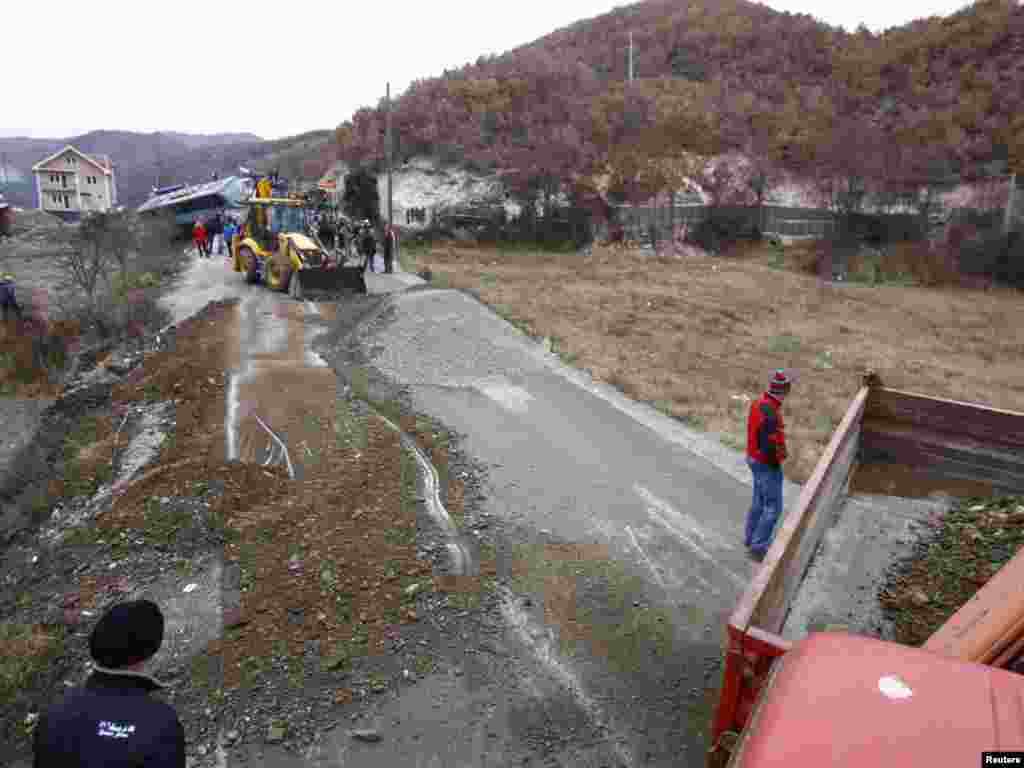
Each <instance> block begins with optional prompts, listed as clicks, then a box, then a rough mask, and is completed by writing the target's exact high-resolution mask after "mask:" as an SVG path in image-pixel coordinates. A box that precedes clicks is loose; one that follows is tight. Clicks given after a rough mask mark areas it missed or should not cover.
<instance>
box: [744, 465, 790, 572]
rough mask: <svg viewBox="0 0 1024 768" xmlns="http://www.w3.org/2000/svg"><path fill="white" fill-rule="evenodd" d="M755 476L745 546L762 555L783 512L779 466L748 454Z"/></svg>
mask: <svg viewBox="0 0 1024 768" xmlns="http://www.w3.org/2000/svg"><path fill="white" fill-rule="evenodd" d="M747 466H748V467H750V471H751V472H752V473H753V475H754V500H753V502H752V503H751V505H750V512H749V513H748V514H747V538H746V545H747V547H748V548H749V549H751V550H752V551H754V552H756V553H758V554H761V555H763V554H764V553H765V552H767V551H768V547H769V545H770V544H771V543H772V533H773V532H774V531H775V523H776V522H777V521H778V519H779V515H780V514H782V467H773V466H771V465H769V464H762V463H761V462H759V461H755V460H754V459H751V458H750V457H749V456H748V457H747Z"/></svg>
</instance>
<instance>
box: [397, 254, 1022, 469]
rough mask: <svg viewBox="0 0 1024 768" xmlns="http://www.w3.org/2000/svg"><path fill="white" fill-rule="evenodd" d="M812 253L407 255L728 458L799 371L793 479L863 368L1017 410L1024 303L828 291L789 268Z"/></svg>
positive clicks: (973, 296) (985, 295)
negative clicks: (754, 413) (789, 373)
mask: <svg viewBox="0 0 1024 768" xmlns="http://www.w3.org/2000/svg"><path fill="white" fill-rule="evenodd" d="M815 247H816V246H815V244H814V243H813V242H809V243H805V244H802V245H800V246H787V247H786V248H785V249H784V250H782V251H780V250H779V249H778V248H776V249H772V248H771V247H769V246H768V245H765V246H764V247H757V248H751V249H749V250H747V251H746V252H745V253H744V254H743V255H742V256H738V257H735V258H732V257H727V258H723V257H711V256H688V257H686V258H684V259H678V258H669V257H665V258H655V257H653V256H642V255H640V254H638V253H637V252H636V251H628V250H624V249H618V248H608V247H601V246H595V247H594V249H593V250H592V253H591V254H590V255H587V256H584V255H580V254H574V253H559V254H551V253H541V252H530V251H523V250H514V251H513V250H509V251H502V250H499V249H494V248H490V249H484V248H455V247H451V246H447V245H435V246H432V247H430V248H426V249H423V250H419V251H415V252H412V251H411V252H410V253H408V254H406V260H407V261H411V262H414V268H415V269H418V270H422V269H429V270H431V272H432V274H433V283H434V284H436V285H442V286H451V287H453V288H461V289H468V290H470V291H472V292H473V293H475V294H476V295H477V296H479V297H480V299H481V300H482V301H483V302H485V303H486V304H488V305H490V306H491V307H493V308H494V309H495V310H496V311H497V312H498V313H500V314H501V315H503V316H504V317H506V318H507V319H509V320H510V321H511V322H513V323H514V324H516V325H517V326H518V327H520V328H521V329H522V330H524V331H525V332H527V333H529V334H531V335H534V336H537V337H547V338H548V339H549V340H550V344H551V348H552V349H553V350H555V351H556V352H558V353H559V354H560V355H561V356H562V358H563V359H564V360H565V361H566V362H568V363H570V364H572V365H574V366H576V367H579V368H583V369H587V370H589V371H590V372H591V373H592V374H593V375H594V376H595V377H596V378H598V379H601V380H604V381H606V382H609V383H611V384H613V385H615V386H616V387H618V388H619V389H621V390H622V391H623V392H625V393H626V394H627V395H629V396H631V397H632V398H634V399H636V400H642V401H648V402H650V403H652V404H653V405H655V406H656V407H657V408H659V409H660V410H662V411H663V412H665V413H667V414H670V415H672V416H674V417H676V418H678V419H680V420H682V421H684V422H686V423H687V424H689V425H691V426H693V427H695V428H698V429H701V430H706V431H708V432H710V433H714V434H716V435H717V436H718V437H719V438H720V439H721V441H722V442H723V443H724V444H726V445H728V446H730V447H733V448H735V449H737V450H742V449H743V446H744V445H745V439H746V438H745V435H746V426H745V420H746V413H747V408H748V402H749V400H748V398H750V397H755V396H757V395H758V394H759V393H760V392H761V391H762V390H763V389H764V387H765V384H766V382H767V379H768V376H769V374H770V373H771V371H772V370H773V369H774V368H776V367H792V368H795V369H797V371H798V372H799V379H798V381H797V383H796V384H795V386H794V387H793V391H792V394H791V396H790V398H789V399H788V400H787V402H786V405H785V411H784V413H785V416H786V431H787V442H788V444H789V453H790V460H789V461H788V462H787V464H786V473H787V475H788V476H789V477H790V478H791V479H793V480H795V481H797V482H804V481H806V479H807V478H808V477H809V476H810V473H811V471H812V470H813V468H814V465H815V464H816V463H817V460H818V457H819V456H820V454H821V451H822V449H823V448H824V447H825V445H826V444H827V443H828V440H829V438H830V436H831V433H832V431H833V430H834V428H835V427H836V425H837V424H838V423H839V420H840V419H841V418H842V416H843V413H844V412H845V410H846V408H847V406H848V405H849V402H850V400H851V398H852V397H853V396H854V394H855V393H856V391H857V389H858V387H859V386H860V378H861V375H862V373H863V372H864V370H865V369H867V368H872V369H874V370H875V371H877V372H878V373H879V375H880V376H881V378H882V381H883V383H884V384H885V385H886V386H889V387H893V388H897V389H903V390H908V391H912V392H920V393H924V394H927V395H931V396H936V397H946V398H952V399H956V400H965V401H970V402H977V403H982V404H986V405H990V406H993V407H997V408H1005V409H1010V410H1017V411H1024V378H1022V377H1021V375H1020V374H1021V371H1022V370H1024V334H1022V333H1021V332H1020V330H1019V329H1020V328H1022V327H1024V295H1022V294H1021V293H1019V292H1013V291H1010V290H1004V289H985V290H980V289H974V290H968V289H965V288H928V287H917V286H915V285H914V284H913V276H912V275H908V274H907V273H906V272H905V271H903V270H894V271H892V272H891V273H890V272H887V271H886V270H885V269H884V266H885V265H884V264H882V265H879V264H878V263H877V262H863V263H861V262H855V263H851V265H850V269H851V273H850V279H849V280H848V281H847V282H844V283H839V284H833V283H830V282H824V281H821V280H819V279H818V278H817V277H814V276H813V275H809V274H805V273H803V272H801V271H800V270H799V268H798V266H797V265H798V264H799V263H800V262H801V261H804V262H806V259H807V256H808V252H809V251H810V250H812V249H814V248H815ZM410 266H412V265H410ZM407 268H409V266H407Z"/></svg>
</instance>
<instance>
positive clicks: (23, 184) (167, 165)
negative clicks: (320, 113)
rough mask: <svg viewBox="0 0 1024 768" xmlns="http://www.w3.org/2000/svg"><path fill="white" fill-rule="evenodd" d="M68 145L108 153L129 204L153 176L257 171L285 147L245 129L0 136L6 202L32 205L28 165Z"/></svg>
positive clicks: (167, 180)
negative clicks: (211, 132)
mask: <svg viewBox="0 0 1024 768" xmlns="http://www.w3.org/2000/svg"><path fill="white" fill-rule="evenodd" d="M321 133H324V134H329V132H326V131H324V132H321ZM310 135H312V134H303V136H302V137H296V139H297V140H298V141H299V144H300V146H303V147H305V148H306V150H305V151H310V144H309V140H308V137H309V136H310ZM68 144H73V145H74V146H75V147H77V148H78V149H80V150H82V151H83V152H85V153H87V154H103V155H109V156H110V158H111V159H112V160H113V162H114V166H115V169H116V173H117V188H118V200H119V202H120V203H121V204H122V205H125V206H129V207H135V206H137V205H140V204H141V203H142V202H143V201H145V199H146V198H147V197H148V195H149V191H150V190H151V189H152V187H153V185H154V184H156V183H157V182H158V181H159V183H161V184H172V183H179V182H190V181H201V180H204V179H208V178H209V177H210V174H211V173H218V174H220V175H222V176H223V175H227V174H230V173H234V172H236V171H237V170H238V167H239V166H240V165H249V166H253V167H254V168H256V169H257V170H258V169H259V168H258V165H259V163H260V162H261V161H263V160H264V159H266V158H267V157H276V156H277V155H279V154H280V153H281V152H282V151H284V150H287V148H288V147H290V146H291V144H290V140H289V139H278V140H275V141H265V140H264V139H262V138H260V137H259V136H256V135H255V134H251V133H230V134H215V135H211V136H201V135H194V134H185V133H176V132H158V133H133V132H131V131H114V130H99V131H90V132H89V133H86V134H82V135H80V136H69V137H66V138H58V139H33V138H26V137H14V138H4V137H0V166H3V167H4V168H6V170H7V173H6V179H5V174H3V173H0V187H3V186H5V187H6V188H5V189H2V190H0V191H2V192H3V193H4V194H5V195H6V197H7V199H8V201H10V202H11V203H13V204H14V205H18V206H23V207H26V208H30V207H32V206H34V205H35V182H34V179H33V177H32V166H33V165H35V164H36V163H38V162H39V161H40V160H42V159H44V158H45V157H47V155H51V154H53V153H54V152H57V151H58V150H60V149H62V148H63V147H64V146H66V145H68ZM5 180H6V184H5Z"/></svg>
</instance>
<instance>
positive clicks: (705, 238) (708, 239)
mask: <svg viewBox="0 0 1024 768" xmlns="http://www.w3.org/2000/svg"><path fill="white" fill-rule="evenodd" d="M760 239H761V229H760V227H758V226H757V224H755V223H753V222H752V221H751V219H750V216H749V215H746V214H744V213H742V212H739V213H737V212H734V211H730V210H728V209H722V208H712V209H710V210H709V211H708V215H707V216H706V217H705V218H704V219H703V220H702V221H701V222H700V223H698V224H697V225H696V226H695V227H692V228H691V229H690V232H689V234H688V235H687V238H686V240H687V242H689V243H692V244H694V245H698V246H700V247H701V248H703V249H704V250H705V251H707V252H708V253H716V254H717V253H722V252H723V251H725V250H727V249H728V248H729V247H730V246H731V245H733V244H735V243H737V242H741V241H757V240H760Z"/></svg>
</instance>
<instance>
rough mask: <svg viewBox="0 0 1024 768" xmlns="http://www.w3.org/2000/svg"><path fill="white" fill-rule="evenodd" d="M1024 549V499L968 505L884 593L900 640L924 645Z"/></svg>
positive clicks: (936, 531)
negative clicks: (1023, 545)
mask: <svg viewBox="0 0 1024 768" xmlns="http://www.w3.org/2000/svg"><path fill="white" fill-rule="evenodd" d="M1022 544H1024V496H1006V497H1000V498H971V499H966V500H964V501H962V502H960V503H958V505H957V506H956V507H955V508H953V509H952V510H950V511H949V513H948V514H946V515H945V516H943V518H942V519H941V520H940V521H938V522H936V523H935V525H934V528H933V529H932V530H931V531H929V532H928V533H927V534H926V535H925V536H923V537H922V538H921V541H920V542H919V543H918V544H917V546H916V547H915V551H914V553H913V554H912V555H911V556H909V557H908V558H906V559H905V560H901V561H900V562H898V563H895V564H894V565H893V566H892V568H891V569H890V571H889V572H888V573H887V576H886V579H885V581H884V583H883V584H882V585H881V587H880V588H879V602H880V603H881V605H882V608H883V611H884V613H885V615H886V618H887V619H889V620H890V621H891V622H892V623H893V627H894V630H895V640H896V641H897V642H900V643H903V644H905V645H922V644H923V643H924V642H925V641H926V640H927V639H928V638H929V637H931V635H932V634H933V633H934V632H935V631H936V630H938V629H939V628H940V627H941V626H942V625H943V624H944V623H945V622H946V621H947V620H948V619H949V618H950V617H951V616H952V615H953V614H954V613H956V611H957V610H959V608H960V606H962V605H963V604H964V603H966V602H967V601H968V600H970V599H971V598H972V597H973V596H974V594H975V592H977V591H978V590H979V589H981V587H983V586H984V585H985V584H986V583H987V582H988V580H989V579H991V578H992V577H993V576H994V575H995V574H996V573H997V572H998V571H999V569H1000V568H1002V567H1003V566H1004V565H1005V564H1006V563H1008V562H1009V561H1010V560H1011V559H1013V557H1014V556H1015V555H1016V554H1017V552H1018V550H1019V549H1020V547H1021V545H1022Z"/></svg>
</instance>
